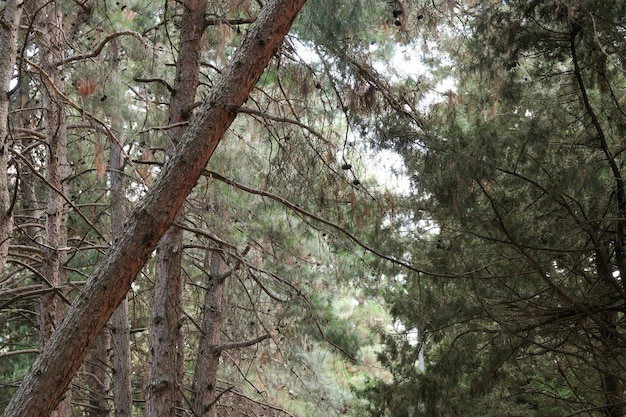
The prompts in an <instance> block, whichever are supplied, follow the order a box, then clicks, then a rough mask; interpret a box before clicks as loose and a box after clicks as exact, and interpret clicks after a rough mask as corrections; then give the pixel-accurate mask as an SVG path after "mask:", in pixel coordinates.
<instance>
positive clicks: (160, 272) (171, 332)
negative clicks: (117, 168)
mask: <svg viewBox="0 0 626 417" xmlns="http://www.w3.org/2000/svg"><path fill="white" fill-rule="evenodd" d="M183 7H184V12H183V16H182V25H181V33H180V45H179V48H178V51H179V52H178V60H177V62H176V80H175V82H174V92H173V93H172V97H171V99H170V108H169V124H170V125H178V126H177V127H175V128H173V129H170V130H169V131H168V138H169V143H168V144H167V146H166V152H167V156H168V157H171V156H172V155H173V153H174V151H175V149H176V146H177V145H178V144H179V143H180V140H181V138H182V135H183V133H184V132H185V126H184V125H182V124H181V122H184V121H187V120H188V119H189V116H190V111H191V110H190V109H191V108H192V106H193V104H194V102H195V97H196V91H197V89H198V83H199V75H200V63H201V55H202V50H203V48H202V35H203V33H204V30H205V28H206V26H205V22H204V15H205V13H206V7H207V0H187V1H184V2H183ZM182 216H183V213H182V210H181V211H180V212H179V213H178V216H177V218H178V219H179V220H180V219H181V217H182ZM182 248H183V233H182V230H180V229H178V228H176V227H172V228H170V229H169V230H168V231H167V232H166V233H165V235H164V236H163V238H162V239H161V242H160V243H159V247H158V249H157V262H156V281H155V290H154V302H153V309H152V316H151V320H150V368H149V372H148V385H147V391H146V417H166V416H172V417H173V416H175V415H176V414H177V410H180V409H181V408H182V405H183V396H182V389H181V384H182V379H183V370H184V368H183V365H184V364H183V362H184V350H183V347H184V343H183V341H184V338H183V333H182V325H181V321H182V311H183V306H182V293H183V288H184V283H183V280H182V274H181V262H182V255H183V249H182Z"/></svg>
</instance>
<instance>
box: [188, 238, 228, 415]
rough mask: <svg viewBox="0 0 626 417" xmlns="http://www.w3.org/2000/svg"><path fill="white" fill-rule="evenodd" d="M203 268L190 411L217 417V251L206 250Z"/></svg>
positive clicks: (220, 272)
mask: <svg viewBox="0 0 626 417" xmlns="http://www.w3.org/2000/svg"><path fill="white" fill-rule="evenodd" d="M205 266H206V268H207V269H208V271H209V279H208V283H207V284H208V285H207V288H208V290H207V291H206V294H205V299H204V308H203V317H202V336H201V337H200V343H199V346H198V358H197V360H196V370H195V374H194V377H193V387H192V395H193V397H192V400H191V411H192V413H193V415H194V416H197V417H217V405H216V401H217V371H218V369H219V362H220V352H221V351H220V349H219V347H220V345H221V343H222V324H223V322H224V315H223V312H222V300H223V298H224V282H225V278H224V274H225V273H226V263H225V262H224V259H223V258H222V254H221V253H220V252H219V251H209V250H207V254H206V260H205Z"/></svg>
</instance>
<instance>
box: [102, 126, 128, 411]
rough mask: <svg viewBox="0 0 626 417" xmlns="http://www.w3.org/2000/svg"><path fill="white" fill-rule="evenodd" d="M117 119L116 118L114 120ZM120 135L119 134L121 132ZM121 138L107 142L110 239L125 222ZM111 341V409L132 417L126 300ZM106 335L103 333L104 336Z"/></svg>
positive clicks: (114, 318)
mask: <svg viewBox="0 0 626 417" xmlns="http://www.w3.org/2000/svg"><path fill="white" fill-rule="evenodd" d="M116 119H117V118H116ZM120 131H121V130H120ZM123 138H124V136H123V135H119V138H118V140H119V141H120V143H117V142H116V141H115V140H110V142H109V145H110V146H109V149H110V151H109V152H110V156H109V178H110V181H111V191H110V195H111V235H112V236H115V237H117V236H120V235H121V234H122V233H123V231H124V219H126V212H127V210H126V196H125V192H126V190H125V186H124V159H123V155H122V146H124V139H123ZM110 327H111V340H112V342H113V343H112V345H113V375H112V377H111V383H112V385H113V409H114V410H115V416H116V417H131V416H132V415H133V397H132V390H131V361H130V324H129V320H128V297H126V296H125V297H124V298H123V299H122V302H121V303H120V305H119V306H118V307H117V309H116V310H115V312H113V315H112V316H111V323H110ZM105 333H106V332H103V335H104V334H105Z"/></svg>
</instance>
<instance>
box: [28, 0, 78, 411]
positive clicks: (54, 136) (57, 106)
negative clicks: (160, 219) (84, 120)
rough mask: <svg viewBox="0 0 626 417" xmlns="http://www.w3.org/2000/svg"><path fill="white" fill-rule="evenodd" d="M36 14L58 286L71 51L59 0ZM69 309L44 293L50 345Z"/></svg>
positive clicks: (45, 269) (44, 334) (49, 231)
mask: <svg viewBox="0 0 626 417" xmlns="http://www.w3.org/2000/svg"><path fill="white" fill-rule="evenodd" d="M33 6H35V9H34V12H35V13H36V14H34V15H36V16H37V22H36V25H35V26H36V27H38V28H39V31H38V36H37V37H36V43H37V45H38V47H39V48H40V49H41V51H42V52H41V67H42V69H43V70H44V71H45V72H46V74H47V75H48V79H44V78H43V77H42V79H41V86H40V88H41V93H42V98H43V107H44V112H45V113H44V119H45V129H46V132H45V134H46V143H47V147H46V149H47V158H46V159H47V161H46V181H47V183H48V198H47V205H46V238H45V246H44V258H43V261H42V267H41V274H42V276H43V277H44V278H45V281H44V283H43V284H44V285H50V286H52V287H53V288H56V287H61V286H64V285H66V284H67V283H68V276H67V272H66V270H65V263H66V262H67V211H66V210H65V199H66V198H67V194H68V193H67V183H66V181H65V180H66V178H67V173H68V162H67V125H66V114H65V106H64V104H63V103H62V102H60V101H59V100H58V97H57V96H56V92H55V91H54V89H53V88H52V87H51V86H50V85H49V83H54V85H55V88H56V89H57V90H59V91H63V90H64V79H65V78H64V75H63V73H62V69H61V67H60V66H58V65H56V64H55V63H56V62H59V61H61V60H62V59H63V50H65V43H64V34H63V32H62V27H63V16H62V15H61V11H60V10H59V8H58V5H57V3H56V2H41V1H40V2H35V4H34V5H33ZM66 311H67V304H66V302H65V300H64V299H63V298H62V297H61V296H60V294H59V293H58V292H57V291H52V292H49V293H46V294H44V295H42V296H41V299H40V303H39V314H38V316H37V317H38V324H39V339H40V344H41V346H42V347H44V346H45V345H46V344H47V343H48V341H49V340H50V338H51V337H52V333H53V332H54V330H55V329H56V328H57V327H58V326H59V324H60V323H61V320H63V316H64V315H65V312H66ZM71 411H72V400H71V391H69V390H68V392H67V393H66V394H65V396H64V397H63V400H62V401H61V402H60V403H59V404H58V406H57V408H56V410H55V411H54V412H53V414H52V415H53V416H55V417H69V416H70V415H71Z"/></svg>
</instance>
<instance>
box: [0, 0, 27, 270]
mask: <svg viewBox="0 0 626 417" xmlns="http://www.w3.org/2000/svg"><path fill="white" fill-rule="evenodd" d="M3 10H4V14H3V15H2V16H1V17H0V19H1V20H0V51H2V59H0V86H1V88H2V91H0V271H2V270H3V269H4V265H5V264H6V261H7V254H8V252H9V242H10V240H9V238H10V236H11V232H12V230H13V217H12V215H11V213H10V212H9V210H10V205H11V202H10V196H9V178H8V175H7V158H8V152H7V149H6V143H7V137H8V120H9V95H8V92H9V91H10V83H11V79H12V78H13V69H14V66H15V59H16V56H17V33H18V29H19V22H20V18H21V16H22V0H7V1H6V2H5V5H4V9H3Z"/></svg>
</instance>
